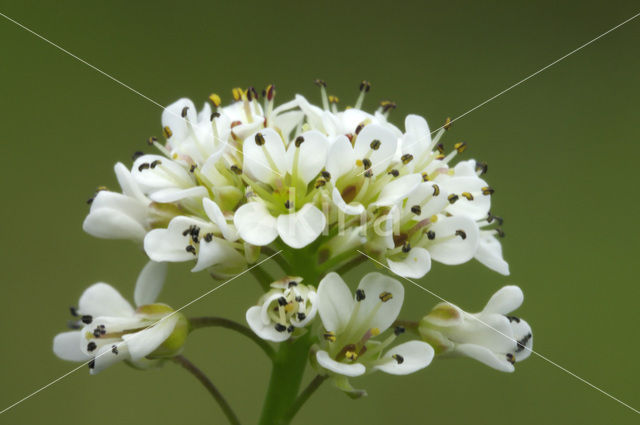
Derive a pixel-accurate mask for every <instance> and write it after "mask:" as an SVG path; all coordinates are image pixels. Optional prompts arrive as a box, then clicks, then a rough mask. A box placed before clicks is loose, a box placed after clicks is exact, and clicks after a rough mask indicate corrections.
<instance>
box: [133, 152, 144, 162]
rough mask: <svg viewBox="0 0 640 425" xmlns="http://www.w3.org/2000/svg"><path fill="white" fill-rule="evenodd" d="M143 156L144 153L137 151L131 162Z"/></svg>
mask: <svg viewBox="0 0 640 425" xmlns="http://www.w3.org/2000/svg"><path fill="white" fill-rule="evenodd" d="M142 155H144V152H140V151H135V152H134V153H133V155H131V160H132V161H135V160H136V159H138V158H140V157H141V156H142Z"/></svg>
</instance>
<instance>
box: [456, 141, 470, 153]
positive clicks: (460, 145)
mask: <svg viewBox="0 0 640 425" xmlns="http://www.w3.org/2000/svg"><path fill="white" fill-rule="evenodd" d="M453 148H454V149H455V150H457V151H458V153H462V152H464V151H465V149H467V144H466V143H465V142H458V143H456V144H455V145H453Z"/></svg>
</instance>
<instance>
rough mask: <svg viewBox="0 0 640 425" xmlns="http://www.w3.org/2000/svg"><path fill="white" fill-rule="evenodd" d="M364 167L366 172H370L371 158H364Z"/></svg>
mask: <svg viewBox="0 0 640 425" xmlns="http://www.w3.org/2000/svg"><path fill="white" fill-rule="evenodd" d="M362 166H363V167H364V169H365V170H368V169H369V168H371V160H370V159H369V158H364V159H363V160H362Z"/></svg>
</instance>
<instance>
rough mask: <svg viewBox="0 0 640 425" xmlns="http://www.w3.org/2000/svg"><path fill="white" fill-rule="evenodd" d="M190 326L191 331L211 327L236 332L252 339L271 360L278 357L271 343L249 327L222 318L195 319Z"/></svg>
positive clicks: (190, 321) (192, 319) (190, 320)
mask: <svg viewBox="0 0 640 425" xmlns="http://www.w3.org/2000/svg"><path fill="white" fill-rule="evenodd" d="M189 324H190V326H191V330H196V329H201V328H209V327H221V328H227V329H231V330H233V331H236V332H238V333H240V334H242V335H244V336H246V337H247V338H249V339H251V340H252V341H253V342H255V343H256V344H258V346H259V347H260V348H262V351H264V352H265V354H266V355H267V356H269V358H270V359H271V360H273V359H274V358H275V356H276V352H275V350H274V349H273V347H271V345H269V343H268V342H267V341H265V340H263V339H262V338H260V337H258V336H257V335H256V334H255V333H253V331H252V330H251V329H249V328H248V327H246V326H244V325H241V324H240V323H238V322H234V321H233V320H229V319H225V318H222V317H193V318H191V319H189Z"/></svg>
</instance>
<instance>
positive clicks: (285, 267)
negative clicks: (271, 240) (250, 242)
mask: <svg viewBox="0 0 640 425" xmlns="http://www.w3.org/2000/svg"><path fill="white" fill-rule="evenodd" d="M262 252H264V253H265V254H266V255H273V254H275V253H276V252H278V251H276V250H274V249H272V248H270V247H268V246H263V247H262ZM271 259H272V260H273V261H275V262H276V264H277V265H278V266H280V269H281V270H282V271H283V272H284V273H289V270H291V265H290V264H289V263H288V262H287V259H286V258H284V256H283V255H282V253H280V254H279V255H274V256H273V257H272V258H271Z"/></svg>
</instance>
